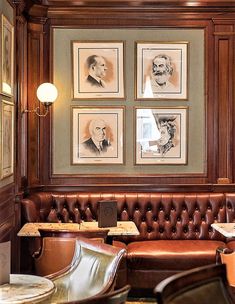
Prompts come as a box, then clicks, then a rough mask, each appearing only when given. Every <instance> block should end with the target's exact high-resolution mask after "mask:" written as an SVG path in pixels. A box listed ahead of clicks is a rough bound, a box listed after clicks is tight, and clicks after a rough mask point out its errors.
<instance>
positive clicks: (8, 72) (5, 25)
mask: <svg viewBox="0 0 235 304" xmlns="http://www.w3.org/2000/svg"><path fill="white" fill-rule="evenodd" d="M13 50H14V26H13V25H12V24H11V23H10V21H9V20H8V19H7V18H6V17H5V16H4V15H3V14H2V15H1V88H0V90H1V93H2V94H4V95H6V96H13V82H14V53H13Z"/></svg>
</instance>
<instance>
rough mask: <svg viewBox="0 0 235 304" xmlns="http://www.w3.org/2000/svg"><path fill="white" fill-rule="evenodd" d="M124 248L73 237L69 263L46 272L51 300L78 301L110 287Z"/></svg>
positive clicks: (58, 301)
mask: <svg viewBox="0 0 235 304" xmlns="http://www.w3.org/2000/svg"><path fill="white" fill-rule="evenodd" d="M56 239H57V240H58V239H59V238H56ZM63 239H64V240H69V239H68V238H63ZM125 252H126V251H125V250H124V249H119V248H116V247H113V246H111V245H108V244H104V243H100V242H93V241H91V240H89V239H85V238H80V239H76V241H75V250H74V255H73V258H72V261H71V263H70V264H69V265H68V266H67V267H65V268H64V269H62V270H60V271H58V272H57V273H54V274H52V275H48V276H47V277H48V278H49V279H51V280H52V281H53V282H54V284H55V286H56V292H55V294H53V295H52V298H51V302H53V303H54V302H56V303H60V302H66V301H78V300H83V299H86V298H89V297H92V296H96V295H101V294H104V293H107V292H109V291H110V290H112V289H113V288H114V285H115V279H116V273H117V268H118V266H119V263H120V261H121V259H122V257H123V255H124V254H125Z"/></svg>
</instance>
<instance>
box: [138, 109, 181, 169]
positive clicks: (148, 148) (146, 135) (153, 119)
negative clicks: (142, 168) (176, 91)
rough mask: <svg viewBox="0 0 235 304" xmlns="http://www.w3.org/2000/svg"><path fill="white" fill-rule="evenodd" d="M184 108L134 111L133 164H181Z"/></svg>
mask: <svg viewBox="0 0 235 304" xmlns="http://www.w3.org/2000/svg"><path fill="white" fill-rule="evenodd" d="M186 123H187V108H137V109H136V164H185V163H186V160H187V126H186Z"/></svg>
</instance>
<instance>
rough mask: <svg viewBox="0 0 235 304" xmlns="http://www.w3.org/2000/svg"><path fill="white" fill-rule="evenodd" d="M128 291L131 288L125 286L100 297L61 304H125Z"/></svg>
mask: <svg viewBox="0 0 235 304" xmlns="http://www.w3.org/2000/svg"><path fill="white" fill-rule="evenodd" d="M130 289H131V286H130V285H126V286H124V287H122V288H120V289H117V290H114V291H112V292H108V293H105V294H103V295H100V296H95V297H92V298H90V299H86V300H81V301H72V302H64V303H62V304H124V303H126V300H127V296H128V293H129V291H130Z"/></svg>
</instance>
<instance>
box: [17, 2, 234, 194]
mask: <svg viewBox="0 0 235 304" xmlns="http://www.w3.org/2000/svg"><path fill="white" fill-rule="evenodd" d="M23 2H24V1H23ZM18 15H19V16H18V18H22V16H26V19H27V37H26V35H24V38H23V39H19V40H18V44H19V45H18V53H19V56H18V57H19V58H18V59H19V60H20V62H21V64H20V66H19V68H20V70H21V69H22V68H23V70H24V73H21V75H18V76H19V77H18V86H19V87H20V88H21V89H20V91H19V93H20V94H19V96H18V98H19V104H21V107H22V106H27V107H28V108H30V109H33V108H35V107H36V106H38V102H37V101H36V88H37V86H38V85H39V84H40V83H41V82H43V81H48V80H50V79H51V76H52V75H51V72H52V59H51V58H52V57H51V51H52V50H51V49H50V45H51V44H50V39H51V28H52V27H54V26H60V27H65V28H66V27H69V28H88V29H92V28H105V29H112V28H164V27H167V28H171V27H172V28H179V29H180V28H186V29H192V28H194V29H195V28H198V29H204V32H205V79H206V83H205V103H206V117H205V120H206V130H205V132H206V154H207V156H206V159H205V173H203V174H174V175H171V174H167V175H163V174H160V175H159V174H154V175H153V174H151V175H147V174H145V175H125V174H123V175H121V174H119V175H115V174H112V173H110V174H109V175H108V176H107V175H96V174H92V175H89V174H86V175H79V174H77V175H57V176H53V175H52V174H51V166H52V155H51V153H52V152H51V151H52V145H51V142H52V138H51V136H52V134H51V133H52V132H51V131H52V130H51V125H52V115H48V116H47V117H46V118H45V119H41V118H38V117H36V116H35V115H34V114H29V115H27V116H23V117H20V116H18V124H19V125H20V131H19V134H18V137H19V138H20V142H19V143H18V149H19V151H21V152H20V153H19V152H18V156H19V159H20V162H22V163H23V164H24V166H23V168H21V169H20V171H18V183H21V185H19V188H24V189H25V190H33V189H36V190H38V189H45V190H48V189H56V190H65V189H68V190H79V191H86V190H88V191H93V190H94V191H97V190H100V191H109V190H110V191H132V190H133V191H149V190H151V191H234V182H235V177H234V169H235V140H234V136H233V134H234V123H233V120H234V114H235V113H234V112H235V109H234V70H235V62H234V33H235V32H234V26H235V3H234V2H233V1H218V0H211V1H190V2H188V1H168V0H164V1H162V0H161V1H135V0H134V1H131V0H129V1H114V0H113V1H110V0H106V1H105V0H103V1H99V2H98V1H92V0H86V1H62V0H41V1H33V0H31V1H26V3H25V5H24V7H23V9H21V11H19V14H18ZM24 26H25V24H24ZM24 26H23V25H18V27H19V28H20V29H18V31H19V32H20V31H25V28H24V29H23V27H24ZM26 43H27V51H26V49H25V47H26ZM21 46H23V49H24V50H25V52H24V51H19V50H20V48H21ZM26 52H27V55H25V54H26ZM24 55H25V57H24ZM20 58H21V59H20ZM26 72H27V77H26ZM18 73H20V72H18ZM195 77H196V75H195ZM25 168H27V170H26V169H25ZM25 170H26V171H25Z"/></svg>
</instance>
